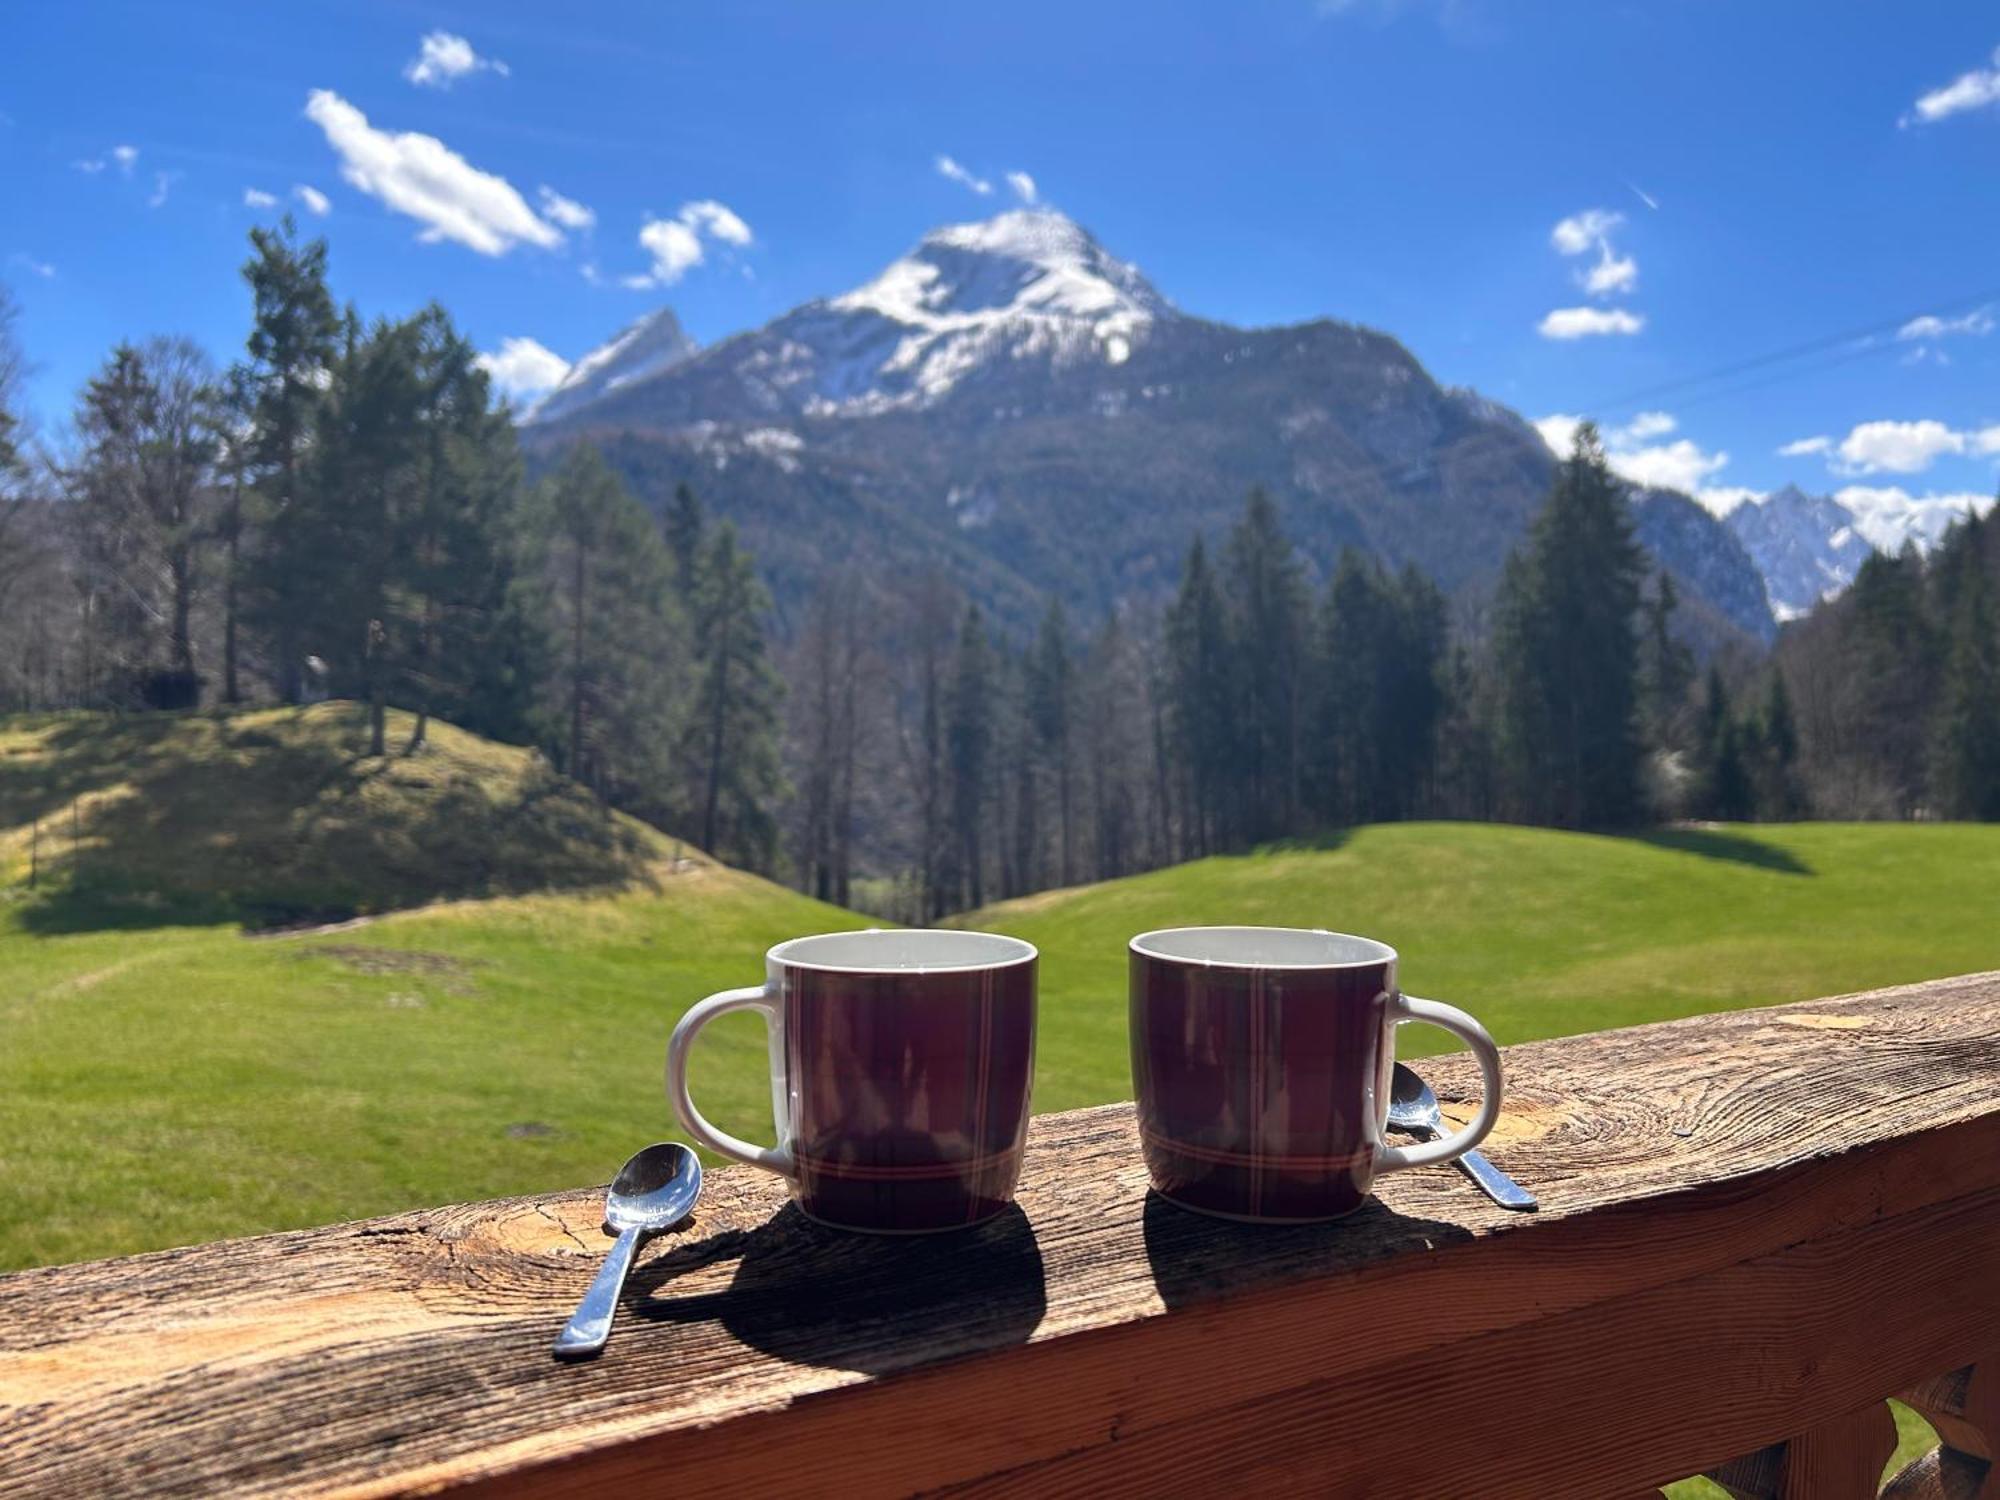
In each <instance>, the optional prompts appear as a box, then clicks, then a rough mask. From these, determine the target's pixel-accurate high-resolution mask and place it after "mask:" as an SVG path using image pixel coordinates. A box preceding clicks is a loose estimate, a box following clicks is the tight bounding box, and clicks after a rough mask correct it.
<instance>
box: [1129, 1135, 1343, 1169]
mask: <svg viewBox="0 0 2000 1500" xmlns="http://www.w3.org/2000/svg"><path fill="white" fill-rule="evenodd" d="M1139 1133H1140V1134H1141V1135H1142V1136H1144V1137H1145V1139H1146V1144H1147V1145H1149V1146H1157V1147H1159V1148H1160V1149H1161V1150H1162V1151H1172V1152H1175V1153H1177V1154H1179V1155H1181V1156H1185V1157H1187V1158H1189V1159H1190V1160H1192V1161H1200V1162H1208V1163H1210V1164H1212V1165H1215V1166H1222V1167H1249V1168H1252V1169H1259V1170H1263V1171H1280V1172H1282V1171H1288V1170H1290V1171H1312V1172H1324V1171H1342V1170H1344V1169H1346V1168H1348V1167H1355V1166H1359V1165H1361V1164H1362V1163H1363V1162H1367V1161H1372V1160H1373V1159H1374V1155H1375V1152H1374V1148H1373V1147H1370V1148H1368V1149H1366V1150H1361V1151H1350V1152H1346V1153H1344V1154H1342V1155H1339V1156H1309V1155H1305V1154H1302V1153H1298V1152H1290V1151H1231V1150H1228V1149H1227V1148H1225V1147H1221V1146H1196V1145H1191V1144H1189V1143H1188V1142H1186V1141H1177V1140H1175V1139H1173V1137H1171V1136H1165V1135H1161V1134H1160V1133H1159V1132H1158V1131H1155V1130H1145V1129H1142V1130H1141V1131H1140V1132H1139Z"/></svg>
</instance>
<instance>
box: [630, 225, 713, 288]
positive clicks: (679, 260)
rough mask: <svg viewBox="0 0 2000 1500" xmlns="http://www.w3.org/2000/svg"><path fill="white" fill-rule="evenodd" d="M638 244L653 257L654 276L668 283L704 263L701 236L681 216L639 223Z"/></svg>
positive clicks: (657, 279)
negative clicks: (679, 217)
mask: <svg viewBox="0 0 2000 1500" xmlns="http://www.w3.org/2000/svg"><path fill="white" fill-rule="evenodd" d="M639 244H640V245H641V247H643V248H644V249H645V250H646V251H647V252H648V253H649V254H650V255H651V256H652V257H653V269H652V273H651V274H652V277H653V279H654V280H656V281H659V282H662V283H665V284H667V285H671V284H673V283H674V282H676V281H679V280H680V279H681V277H682V276H684V275H686V274H687V273H688V271H690V270H691V269H693V268H694V267H695V266H698V265H700V264H701V262H702V248H701V236H700V235H699V234H697V233H695V231H694V230H693V229H692V228H691V227H690V226H688V225H686V224H683V223H682V222H681V221H680V220H679V219H648V220H647V221H646V222H645V223H644V224H643V225H641V226H640V229H639ZM626 284H627V285H628V286H629V285H631V284H632V283H631V282H630V280H628V281H627V283H626ZM644 284H645V283H641V285H644Z"/></svg>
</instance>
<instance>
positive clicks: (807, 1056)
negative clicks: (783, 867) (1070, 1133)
mask: <svg viewBox="0 0 2000 1500" xmlns="http://www.w3.org/2000/svg"><path fill="white" fill-rule="evenodd" d="M1035 964H1036V955H1035V949H1034V947H1033V946H1032V945H1031V944H1028V943H1024V942H1022V941H1021V940H1020V939H1019V938H1010V937H1000V936H998V935H996V934H993V933H985V932H950V931H941V930H916V931H875V930H871V931H868V932H834V933H827V934H824V935H822V936H819V937H805V938H794V939H793V940H792V941H791V942H788V943H780V944H778V946H777V947H775V948H773V949H772V950H771V951H770V952H769V953H767V954H766V955H765V956H764V968H765V978H764V983H763V984H761V985H756V986H753V987H751V988H749V989H741V990H725V991H723V992H722V993H721V994H719V995H710V996H709V997H708V998H707V999H706V1000H703V1001H701V1002H700V1003H699V1004H697V1005H695V1006H694V1007H692V1008H691V1009H690V1010H689V1011H688V1013H687V1014H686V1015H684V1016H682V1017H681V1020H680V1024H679V1025H678V1026H676V1027H675V1028H674V1034H673V1039H672V1040H671V1041H670V1042H669V1043H668V1044H667V1095H668V1097H669V1098H671V1099H672V1100H673V1103H674V1111H675V1113H676V1114H678V1115H679V1116H680V1122H681V1125H682V1126H683V1128H685V1129H686V1131H687V1133H688V1134H689V1135H690V1136H692V1137H693V1138H694V1139H695V1141H697V1142H698V1143H699V1144H701V1145H703V1146H706V1147H708V1149H709V1150H711V1151H713V1152H715V1153H716V1154H717V1155H718V1156H726V1157H729V1158H731V1159H732V1160H735V1161H740V1162H745V1163H748V1164H749V1165H750V1166H753V1167H762V1168H763V1169H764V1170H765V1171H767V1172H775V1173H777V1174H778V1175H779V1176H780V1177H783V1178H785V1179H787V1180H788V1181H789V1182H790V1183H791V1185H792V1194H793V1197H794V1198H795V1200H796V1201H797V1203H798V1206H799V1208H800V1209H801V1211H803V1212H804V1213H805V1214H807V1215H808V1216H810V1217H811V1218H814V1219H817V1220H819V1221H821V1222H822V1223H825V1224H831V1225H834V1226H836V1227H838V1228H842V1229H862V1230H871V1231H874V1232H877V1233H885V1234H896V1233H909V1234H914V1233H922V1232H924V1231H928V1230H937V1229H960V1228H964V1227H966V1226H967V1225H971V1224H977V1223H980V1222H981V1221H983V1220H986V1219H990V1218H992V1217H993V1216H994V1215H995V1214H997V1213H999V1212H1001V1210H1003V1209H1005V1208H1006V1207H1007V1205H1008V1204H1009V1203H1011V1202H1012V1201H1013V1198H1014V1183H1015V1180H1016V1179H1017V1178H1018V1177H1019V1176H1020V1171H1021V1147H1022V1144H1023V1143H1024V1141H1025V1140H1026V1139H1027V1133H1028V1089H1029V1085H1030V1082H1031V1081H1032V1079H1033V1077H1034V1071H1035ZM732 1010H754V1011H756V1012H758V1013H759V1014H761V1015H762V1016H763V1017H764V1024H765V1027H766V1028H767V1030H768V1032H769V1035H770V1048H771V1113H772V1117H773V1118H774V1119H775V1121H776V1122H777V1134H778V1142H777V1144H776V1145H775V1146H770V1147H764V1146H753V1145H751V1144H750V1143H749V1142H748V1141H742V1140H738V1139H737V1138H736V1137H735V1136H733V1135H730V1134H728V1133H727V1132H726V1131H722V1130H718V1129H716V1127H715V1126H713V1125H711V1124H710V1123H709V1122H708V1121H707V1120H705V1119H703V1118H702V1114H701V1111H700V1110H698V1109H696V1108H695V1104H694V1100H693V1099H692V1098H691V1097H689V1094H688V1082H687V1062H688V1050H689V1048H690V1047H691V1046H692V1045H693V1043H694V1039H695V1034H696V1033H697V1032H699V1031H700V1030H701V1028H702V1027H703V1026H705V1025H707V1024H708V1023H709V1022H710V1021H712V1020H714V1019H715V1018H716V1017H717V1016H719V1015H723V1014H725V1013H727V1012H729V1011H732Z"/></svg>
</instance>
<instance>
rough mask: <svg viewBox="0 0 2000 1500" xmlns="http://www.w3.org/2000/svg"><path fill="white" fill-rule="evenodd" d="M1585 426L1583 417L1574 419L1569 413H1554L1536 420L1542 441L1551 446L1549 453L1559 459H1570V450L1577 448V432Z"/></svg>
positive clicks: (1535, 425)
mask: <svg viewBox="0 0 2000 1500" xmlns="http://www.w3.org/2000/svg"><path fill="white" fill-rule="evenodd" d="M1582 425H1583V418H1582V417H1573V416H1571V415H1570V414H1569V413H1568V412H1562V411H1559V412H1554V413H1552V414H1551V415H1549V416H1546V417H1538V418H1537V419H1536V420H1535V423H1534V428H1535V431H1537V432H1539V433H1540V434H1541V435H1542V441H1543V442H1545V443H1547V444H1548V445H1549V452H1551V453H1553V454H1555V456H1556V457H1557V458H1567V457H1569V450H1570V449H1571V448H1573V447H1574V446H1576V430H1577V428H1579V427H1581V426H1582Z"/></svg>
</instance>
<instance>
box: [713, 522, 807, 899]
mask: <svg viewBox="0 0 2000 1500" xmlns="http://www.w3.org/2000/svg"><path fill="white" fill-rule="evenodd" d="M769 610H770V599H769V597H768V596H767V595H766V594H765V592H764V585H763V584H762V583H760V582H759V581H758V578H757V573H756V570H755V568H754V567H753V566H752V565H751V561H750V557H749V554H747V553H746V552H744V551H743V549H742V548H741V547H740V546H738V545H737V541H736V528H735V527H734V526H732V525H731V524H730V523H729V522H727V521H724V522H723V523H721V524H720V525H718V526H716V527H715V528H713V530H712V531H711V532H710V534H709V539H708V544H707V546H706V547H705V548H704V549H703V552H702V557H701V566H700V573H699V575H698V577H697V588H696V592H695V607H694V618H695V673H696V687H695V712H694V719H693V722H692V723H691V725H690V728H691V730H692V735H691V739H690V744H691V746H692V749H693V764H694V768H695V771H696V774H697V776H698V778H699V779H698V783H697V784H698V787H699V794H700V798H701V801H700V827H701V841H702V847H703V848H705V849H707V850H709V851H710V852H711V853H715V854H719V855H723V856H725V857H734V858H735V859H736V860H737V861H738V862H739V863H742V864H746V865H748V866H750V867H751V868H753V869H757V868H763V867H764V866H766V865H768V864H769V862H770V858H771V852H772V845H773V841H774V838H775V835H776V827H777V824H776V817H775V812H774V809H775V807H776V804H777V801H778V797H779V795H780V793H781V792H782V790H783V786H784V778H783V775H782V773H781V771H780V767H779V759H778V723H779V709H780V699H781V697H782V692H783V688H782V685H781V684H780V683H779V681H778V676H777V673H776V672H775V671H773V670H772V667H771V663H770V660H769V657H768V655H767V653H766V649H765V642H764V626H763V617H764V615H765V614H766V613H768V612H769Z"/></svg>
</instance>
